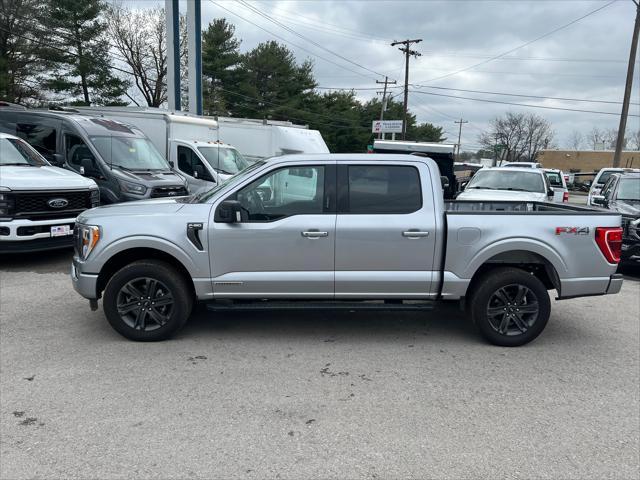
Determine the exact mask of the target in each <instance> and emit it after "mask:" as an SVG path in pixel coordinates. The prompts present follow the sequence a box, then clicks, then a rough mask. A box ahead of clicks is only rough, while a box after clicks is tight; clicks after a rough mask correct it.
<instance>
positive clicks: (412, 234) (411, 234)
mask: <svg viewBox="0 0 640 480" xmlns="http://www.w3.org/2000/svg"><path fill="white" fill-rule="evenodd" d="M402 236H403V237H406V238H424V237H428V236H429V232H422V231H420V230H407V231H406V232H402Z"/></svg>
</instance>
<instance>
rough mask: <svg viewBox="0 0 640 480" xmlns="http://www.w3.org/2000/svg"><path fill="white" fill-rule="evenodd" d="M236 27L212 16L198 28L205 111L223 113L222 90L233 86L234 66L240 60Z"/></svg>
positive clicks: (223, 98) (225, 113)
mask: <svg viewBox="0 0 640 480" xmlns="http://www.w3.org/2000/svg"><path fill="white" fill-rule="evenodd" d="M235 30H236V27H235V26H234V25H232V24H230V23H228V22H227V20H226V19H224V18H216V19H214V20H213V22H211V23H210V24H209V26H208V27H207V28H206V29H205V30H204V31H203V32H202V76H203V84H204V85H203V90H204V92H203V96H204V98H203V103H204V110H205V112H206V113H207V114H208V115H227V114H228V111H227V101H226V99H227V96H228V95H229V94H228V93H227V92H226V90H228V89H229V88H230V87H231V88H232V87H233V85H232V84H233V76H234V69H235V68H237V66H238V62H239V61H240V53H239V52H238V48H239V47H240V40H238V39H237V38H235V36H234V35H235Z"/></svg>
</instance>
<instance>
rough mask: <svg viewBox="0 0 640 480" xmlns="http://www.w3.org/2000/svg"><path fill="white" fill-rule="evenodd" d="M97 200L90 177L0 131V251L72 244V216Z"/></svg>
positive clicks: (24, 250)
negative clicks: (57, 164)
mask: <svg viewBox="0 0 640 480" xmlns="http://www.w3.org/2000/svg"><path fill="white" fill-rule="evenodd" d="M99 200H100V192H99V190H98V186H97V185H96V183H95V182H94V181H93V180H90V179H88V178H84V177H82V176H81V175H78V174H76V173H73V172H70V171H69V170H64V169H62V168H57V167H53V166H51V165H50V164H49V162H47V161H46V160H45V159H44V158H43V157H42V155H40V154H39V153H38V152H36V151H35V150H34V149H33V148H31V147H30V146H29V144H27V142H25V141H24V140H22V139H20V138H18V137H15V136H13V135H7V134H5V133H0V253H9V252H33V251H37V250H48V249H54V248H63V247H71V246H72V245H73V237H72V234H73V231H74V224H75V218H76V216H77V215H78V214H79V213H81V212H82V211H83V210H85V209H87V208H92V207H96V206H98V204H99Z"/></svg>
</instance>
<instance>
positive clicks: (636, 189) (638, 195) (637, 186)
mask: <svg viewBox="0 0 640 480" xmlns="http://www.w3.org/2000/svg"><path fill="white" fill-rule="evenodd" d="M618 200H623V201H627V202H629V201H635V202H640V178H622V179H620V188H619V189H618Z"/></svg>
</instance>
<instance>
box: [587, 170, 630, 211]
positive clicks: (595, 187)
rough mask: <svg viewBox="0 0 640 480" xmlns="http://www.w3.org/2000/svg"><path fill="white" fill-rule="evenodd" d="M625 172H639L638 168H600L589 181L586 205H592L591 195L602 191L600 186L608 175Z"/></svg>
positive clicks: (602, 185)
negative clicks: (591, 180)
mask: <svg viewBox="0 0 640 480" xmlns="http://www.w3.org/2000/svg"><path fill="white" fill-rule="evenodd" d="M625 172H640V170H638V169H631V168H602V169H600V171H599V172H598V173H597V174H596V176H595V177H594V179H593V182H591V185H590V187H589V196H588V197H587V205H594V203H593V197H594V196H595V195H600V192H601V191H602V187H604V184H605V183H607V180H609V177H610V176H611V175H613V174H614V173H625Z"/></svg>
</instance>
